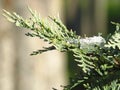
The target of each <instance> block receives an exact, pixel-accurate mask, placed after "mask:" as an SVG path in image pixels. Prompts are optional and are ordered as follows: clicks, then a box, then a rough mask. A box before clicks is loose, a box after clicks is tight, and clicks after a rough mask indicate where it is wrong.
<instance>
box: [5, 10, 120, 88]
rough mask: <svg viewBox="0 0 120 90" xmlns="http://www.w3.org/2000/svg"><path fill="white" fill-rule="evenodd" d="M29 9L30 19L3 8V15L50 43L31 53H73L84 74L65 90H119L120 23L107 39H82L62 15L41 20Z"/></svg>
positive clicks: (32, 34)
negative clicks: (69, 28) (70, 27)
mask: <svg viewBox="0 0 120 90" xmlns="http://www.w3.org/2000/svg"><path fill="white" fill-rule="evenodd" d="M29 10H30V13H31V15H32V17H31V18H28V19H24V18H22V17H21V16H19V15H18V14H16V13H15V12H13V13H9V12H7V11H6V10H3V11H4V13H3V15H4V16H5V17H6V18H7V19H8V20H9V21H10V22H12V23H15V24H16V26H19V27H23V28H27V29H30V30H31V31H32V32H30V31H29V32H28V33H26V34H25V35H27V36H30V37H39V38H40V39H43V40H44V41H46V42H49V44H50V45H51V46H50V47H43V50H37V51H33V53H32V54H31V55H37V54H40V53H43V52H46V51H49V50H58V51H61V52H63V51H64V52H67V51H70V52H73V55H74V57H75V61H77V63H78V67H80V68H79V70H80V72H81V73H80V75H79V76H78V77H74V79H77V80H76V82H74V83H71V84H70V85H68V86H65V87H64V90H73V89H74V88H75V87H76V86H79V85H80V86H81V87H82V88H83V90H119V89H120V30H119V26H120V25H119V24H118V23H113V24H115V25H116V27H117V28H116V31H115V33H114V34H113V35H111V36H110V38H109V39H108V40H105V39H104V38H103V37H102V36H100V35H98V36H93V37H84V38H81V37H80V36H78V35H76V33H75V32H73V31H72V30H68V29H67V28H66V27H65V26H64V24H63V23H62V22H61V20H60V19H59V17H57V18H56V17H48V18H47V19H42V18H41V17H40V15H39V14H38V13H37V12H36V11H32V10H31V9H29ZM76 73H77V72H76Z"/></svg>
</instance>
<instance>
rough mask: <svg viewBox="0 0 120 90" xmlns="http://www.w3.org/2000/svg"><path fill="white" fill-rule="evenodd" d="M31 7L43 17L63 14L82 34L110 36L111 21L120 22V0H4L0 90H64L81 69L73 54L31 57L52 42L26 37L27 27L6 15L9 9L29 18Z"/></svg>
mask: <svg viewBox="0 0 120 90" xmlns="http://www.w3.org/2000/svg"><path fill="white" fill-rule="evenodd" d="M27 6H30V7H31V8H32V9H33V10H36V11H37V12H39V13H40V15H41V16H42V17H46V16H49V15H51V16H56V15H58V14H59V15H60V18H61V19H62V21H63V23H64V24H65V25H66V26H67V28H68V29H69V30H70V29H72V30H75V31H76V32H77V34H78V35H81V36H84V35H85V34H86V35H87V36H93V35H98V33H102V35H103V36H104V37H106V34H108V33H113V32H114V30H115V27H114V26H113V25H112V24H111V23H110V22H111V21H114V22H120V0H0V90H52V88H56V89H58V90H62V88H61V87H60V86H61V85H67V84H69V83H70V82H71V80H70V78H71V77H74V76H75V75H76V73H75V72H77V71H78V68H77V66H76V63H75V62H74V61H73V57H72V56H71V53H60V52H58V51H49V52H46V53H43V54H41V55H37V56H30V53H31V52H32V51H34V50H38V49H41V48H42V47H43V46H47V45H48V44H47V43H45V42H43V41H42V40H40V39H38V38H31V37H26V36H25V35H24V34H25V32H26V31H25V30H23V31H21V29H22V28H18V27H16V26H15V25H13V24H12V23H10V22H8V21H7V20H6V19H5V18H4V17H3V16H2V9H6V10H8V11H10V12H13V11H14V12H17V13H18V14H20V15H22V16H23V17H28V16H30V15H29V12H28V9H27ZM78 72H79V71H78ZM76 90H80V89H78V88H77V89H76Z"/></svg>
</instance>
